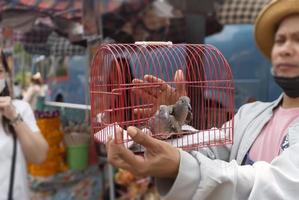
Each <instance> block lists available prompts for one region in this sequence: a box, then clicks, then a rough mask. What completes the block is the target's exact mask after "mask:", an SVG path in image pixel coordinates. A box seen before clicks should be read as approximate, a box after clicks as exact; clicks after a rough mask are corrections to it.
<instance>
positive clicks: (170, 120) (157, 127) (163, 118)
mask: <svg viewBox="0 0 299 200" xmlns="http://www.w3.org/2000/svg"><path fill="white" fill-rule="evenodd" d="M172 108H173V106H167V105H160V108H159V110H157V112H156V113H155V115H154V116H153V117H152V118H150V119H149V122H148V125H149V129H150V131H151V132H152V134H153V135H160V134H162V135H169V133H178V132H180V131H181V126H180V125H179V123H178V121H177V120H176V119H175V117H174V116H173V115H172V114H171V113H172V112H173V110H172Z"/></svg>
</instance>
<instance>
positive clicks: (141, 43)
mask: <svg viewBox="0 0 299 200" xmlns="http://www.w3.org/2000/svg"><path fill="white" fill-rule="evenodd" d="M135 44H137V45H168V46H170V45H173V43H172V42H171V41H168V42H163V41H136V42H135Z"/></svg>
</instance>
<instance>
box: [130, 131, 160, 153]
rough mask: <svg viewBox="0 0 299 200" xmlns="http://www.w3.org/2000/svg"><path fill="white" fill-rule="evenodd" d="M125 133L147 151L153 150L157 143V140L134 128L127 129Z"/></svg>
mask: <svg viewBox="0 0 299 200" xmlns="http://www.w3.org/2000/svg"><path fill="white" fill-rule="evenodd" d="M127 132H128V134H129V136H130V137H131V138H132V139H133V141H134V142H136V143H138V144H140V145H142V146H144V147H145V148H147V149H153V148H155V147H156V146H157V144H158V142H159V140H157V139H155V138H152V137H151V136H149V135H147V134H145V133H143V132H142V131H141V130H140V129H138V128H136V127H134V126H130V127H128V129H127Z"/></svg>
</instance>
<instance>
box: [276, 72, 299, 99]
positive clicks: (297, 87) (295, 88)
mask: <svg viewBox="0 0 299 200" xmlns="http://www.w3.org/2000/svg"><path fill="white" fill-rule="evenodd" d="M273 78H274V80H275V82H276V83H277V84H278V85H279V87H281V88H282V90H283V91H284V93H285V94H286V95H287V96H289V97H292V98H297V97H299V76H296V77H294V78H286V77H278V76H275V75H273Z"/></svg>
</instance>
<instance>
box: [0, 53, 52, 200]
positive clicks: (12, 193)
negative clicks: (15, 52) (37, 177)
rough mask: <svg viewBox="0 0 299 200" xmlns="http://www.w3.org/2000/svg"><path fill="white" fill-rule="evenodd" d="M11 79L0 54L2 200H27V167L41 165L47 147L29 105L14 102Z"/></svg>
mask: <svg viewBox="0 0 299 200" xmlns="http://www.w3.org/2000/svg"><path fill="white" fill-rule="evenodd" d="M11 80H12V77H11V71H10V68H9V66H8V64H7V61H6V57H5V55H4V53H3V52H2V50H1V51H0V116H1V123H0V152H1V154H0V163H1V164H0V180H1V181H0V199H3V200H4V199H5V200H6V199H8V200H12V199H14V200H23V199H25V200H27V199H29V188H28V183H27V163H26V161H28V162H30V163H42V162H43V161H44V160H45V159H46V157H47V152H48V144H47V142H46V140H45V139H44V137H43V136H42V134H41V133H40V131H39V129H38V127H37V124H36V121H35V118H34V114H33V112H32V109H31V108H30V105H29V104H28V103H27V102H25V101H22V100H17V99H13V98H12V96H13V95H12V93H11V88H12V82H11Z"/></svg>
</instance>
